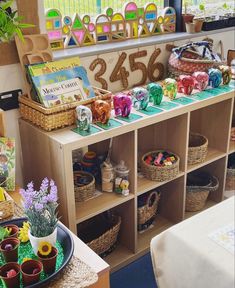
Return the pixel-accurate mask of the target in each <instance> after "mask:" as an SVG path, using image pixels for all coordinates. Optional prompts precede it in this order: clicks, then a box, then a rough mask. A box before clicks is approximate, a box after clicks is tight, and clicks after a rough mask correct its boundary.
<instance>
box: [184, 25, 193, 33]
mask: <svg viewBox="0 0 235 288" xmlns="http://www.w3.org/2000/svg"><path fill="white" fill-rule="evenodd" d="M185 26H186V32H187V33H190V34H191V33H195V24H194V23H185Z"/></svg>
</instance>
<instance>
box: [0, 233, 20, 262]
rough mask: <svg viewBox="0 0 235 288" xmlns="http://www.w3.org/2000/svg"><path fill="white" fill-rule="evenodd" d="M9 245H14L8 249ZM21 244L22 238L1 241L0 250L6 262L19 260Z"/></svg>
mask: <svg viewBox="0 0 235 288" xmlns="http://www.w3.org/2000/svg"><path fill="white" fill-rule="evenodd" d="M9 245H11V246H12V249H9V248H8V249H7V246H9ZM19 245H20V240H19V239H17V238H6V239H5V240H3V241H2V242H1V243H0V252H1V253H2V255H3V257H4V259H5V261H6V262H17V260H18V248H19Z"/></svg>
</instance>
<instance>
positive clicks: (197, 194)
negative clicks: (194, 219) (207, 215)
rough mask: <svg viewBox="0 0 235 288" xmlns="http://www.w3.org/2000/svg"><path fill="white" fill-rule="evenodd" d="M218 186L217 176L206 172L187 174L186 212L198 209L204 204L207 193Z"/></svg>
mask: <svg viewBox="0 0 235 288" xmlns="http://www.w3.org/2000/svg"><path fill="white" fill-rule="evenodd" d="M218 187H219V180H218V178H217V177H215V176H211V175H210V174H209V173H207V172H195V173H190V174H188V177H187V186H186V203H185V210H186V211H188V212H194V211H200V210H201V209H202V208H203V207H204V206H205V204H206V200H207V198H208V196H209V193H210V192H211V191H215V190H217V189H218Z"/></svg>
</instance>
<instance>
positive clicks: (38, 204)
mask: <svg viewBox="0 0 235 288" xmlns="http://www.w3.org/2000/svg"><path fill="white" fill-rule="evenodd" d="M34 207H35V209H36V211H41V210H42V209H43V204H42V203H35V204H34Z"/></svg>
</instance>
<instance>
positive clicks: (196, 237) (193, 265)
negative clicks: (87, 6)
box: [150, 197, 235, 288]
mask: <svg viewBox="0 0 235 288" xmlns="http://www.w3.org/2000/svg"><path fill="white" fill-rule="evenodd" d="M234 203H235V198H234V197H231V198H229V199H227V200H225V201H223V202H221V203H219V204H217V205H215V206H213V207H212V208H210V209H207V210H205V211H203V212H201V213H199V214H197V215H195V216H193V217H191V218H189V219H187V220H185V221H183V222H181V223H179V224H177V225H174V226H173V227H171V228H169V229H167V230H166V231H164V232H162V233H161V234H159V235H158V236H156V237H154V238H153V239H152V241H151V244H150V248H151V256H152V262H153V268H154V273H155V278H156V281H157V284H158V287H159V288H233V287H235V285H234V255H233V254H232V253H231V252H229V251H228V250H226V249H225V248H224V247H222V246H221V245H219V244H218V243H217V242H215V241H213V240H212V239H211V238H210V237H209V234H211V233H213V232H214V231H215V230H217V229H219V228H223V227H225V226H226V225H228V224H231V223H232V225H233V227H234Z"/></svg>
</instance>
